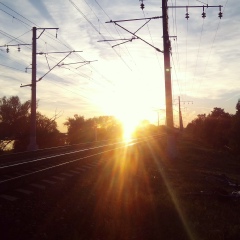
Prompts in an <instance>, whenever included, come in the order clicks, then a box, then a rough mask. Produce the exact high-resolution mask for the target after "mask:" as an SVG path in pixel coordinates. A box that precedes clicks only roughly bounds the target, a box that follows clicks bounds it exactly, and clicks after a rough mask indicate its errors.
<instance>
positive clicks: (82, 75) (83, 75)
mask: <svg viewBox="0 0 240 240" xmlns="http://www.w3.org/2000/svg"><path fill="white" fill-rule="evenodd" d="M0 3H1V2H0ZM1 4H2V3H1ZM3 5H4V6H6V5H5V4H3ZM6 7H7V8H8V9H10V10H11V11H13V12H14V13H16V14H18V15H19V16H21V17H22V18H24V19H25V20H27V21H29V22H31V23H32V24H33V25H34V26H37V25H36V24H35V23H34V22H32V21H31V20H29V19H27V18H25V17H24V16H23V15H21V14H19V13H18V12H16V11H15V10H13V9H11V8H10V7H8V6H6ZM4 12H5V13H6V14H8V15H10V16H12V17H13V18H14V19H17V20H18V21H20V22H21V23H23V24H25V25H27V26H30V25H29V24H27V23H25V22H24V21H22V20H20V19H19V18H16V17H15V16H13V15H12V14H10V13H7V12H6V11H4ZM29 31H31V30H29ZM29 31H28V32H29ZM24 34H26V33H24ZM24 34H23V35H24ZM10 38H12V40H14V39H15V40H17V37H13V36H11V37H10ZM18 38H19V37H18ZM18 40H19V39H18ZM19 41H21V40H19ZM22 42H23V41H22ZM62 44H63V43H62ZM63 45H65V46H67V45H66V44H63ZM49 57H50V58H53V59H54V57H52V56H49ZM55 59H56V58H55ZM69 70H70V71H72V70H71V69H69ZM74 73H75V74H77V75H79V76H81V77H85V78H88V79H92V78H91V77H89V76H87V75H85V74H80V73H79V71H78V73H77V72H76V71H75V72H74ZM102 77H104V76H103V75H102ZM95 84H96V83H95ZM98 85H99V84H98ZM100 85H101V84H100Z"/></svg>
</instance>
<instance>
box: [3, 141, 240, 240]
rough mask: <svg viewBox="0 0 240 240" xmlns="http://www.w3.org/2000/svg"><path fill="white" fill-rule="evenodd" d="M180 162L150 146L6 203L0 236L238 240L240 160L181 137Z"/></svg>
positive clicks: (110, 156)
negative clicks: (168, 157) (170, 158)
mask: <svg viewBox="0 0 240 240" xmlns="http://www.w3.org/2000/svg"><path fill="white" fill-rule="evenodd" d="M178 148H179V157H178V159H176V160H168V159H167V158H166V156H165V154H164V149H165V148H164V146H163V145H162V144H159V143H158V142H149V143H145V144H141V145H138V146H134V147H130V148H127V149H126V150H120V151H116V152H115V153H111V154H106V155H103V156H102V157H101V160H102V163H101V164H100V165H99V166H98V167H96V168H94V169H93V170H90V171H87V172H84V173H82V174H79V175H77V176H75V177H73V178H71V180H68V181H61V182H59V183H57V184H55V185H54V186H51V187H47V188H46V190H44V191H43V190H39V192H35V193H34V194H31V195H29V196H25V197H23V198H20V199H19V200H17V201H14V202H9V201H1V202H0V239H1V240H7V239H17V240H18V239H19V240H20V239H39V240H40V239H54V240H55V239H56V240H61V239H62V240H82V239H84V240H85V239H86V240H91V239H92V240H97V239H98V240H108V239H109V240H117V239H119V240H125V239H138V240H145V239H146V240H147V239H149V240H150V239H151V240H154V239H164V240H165V239H168V240H171V239H177V240H182V239H197V240H198V239H214V240H218V239H234V240H235V239H240V217H239V214H240V197H238V191H240V188H239V187H238V182H239V183H240V177H239V172H240V171H239V170H240V160H239V159H238V160H237V158H236V157H233V156H231V155H230V154H227V153H225V152H216V151H214V150H211V149H209V148H206V147H203V146H202V144H199V143H195V142H192V141H190V139H187V138H184V140H181V139H180V143H179V147H178Z"/></svg>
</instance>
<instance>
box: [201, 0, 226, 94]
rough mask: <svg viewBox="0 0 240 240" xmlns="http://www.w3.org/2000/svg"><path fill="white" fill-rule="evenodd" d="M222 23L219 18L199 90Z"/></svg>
mask: <svg viewBox="0 0 240 240" xmlns="http://www.w3.org/2000/svg"><path fill="white" fill-rule="evenodd" d="M228 1H229V0H226V3H225V5H224V8H223V11H222V12H223V13H224V10H225V8H226V6H227V4H228ZM220 23H221V19H220V18H219V20H218V24H217V28H216V31H215V34H214V37H213V40H212V43H211V47H210V51H209V54H208V58H207V61H206V64H205V68H204V71H203V76H202V77H201V79H200V81H199V87H198V89H199V90H200V88H201V84H202V81H203V78H204V77H205V74H206V70H207V67H208V66H209V60H210V57H211V55H212V50H213V46H214V43H215V40H216V37H217V33H218V30H219V27H220Z"/></svg>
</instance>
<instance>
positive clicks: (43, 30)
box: [36, 28, 59, 39]
mask: <svg viewBox="0 0 240 240" xmlns="http://www.w3.org/2000/svg"><path fill="white" fill-rule="evenodd" d="M47 29H51V30H56V31H58V29H59V28H37V30H42V32H41V33H40V35H39V36H38V37H36V39H39V38H40V37H41V36H42V34H43V33H44V32H45V30H47ZM56 37H57V33H56Z"/></svg>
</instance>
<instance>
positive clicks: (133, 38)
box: [105, 16, 163, 53]
mask: <svg viewBox="0 0 240 240" xmlns="http://www.w3.org/2000/svg"><path fill="white" fill-rule="evenodd" d="M159 18H162V17H159V16H158V17H152V18H136V19H128V20H118V21H113V20H111V21H109V22H106V23H114V24H115V25H117V26H118V27H120V28H122V29H123V30H125V31H127V32H128V33H130V34H132V35H133V36H134V37H132V38H131V39H126V41H124V42H122V43H119V44H116V45H113V46H112V47H116V46H119V45H121V44H124V43H127V42H132V40H135V39H140V40H141V41H143V42H144V43H146V44H148V45H149V46H151V47H153V48H154V49H155V50H157V51H158V52H161V53H163V51H162V50H160V49H159V48H157V47H155V46H153V45H152V44H151V43H149V42H147V41H145V40H144V39H142V38H141V37H139V36H138V35H136V33H137V32H138V31H139V30H140V29H141V28H143V27H144V26H145V25H146V24H148V23H149V22H150V21H151V20H152V19H159ZM138 20H148V21H146V22H145V23H144V24H143V25H142V26H141V27H139V28H138V29H137V30H136V31H135V32H131V31H129V30H128V29H126V28H125V27H123V26H121V25H120V24H118V23H119V22H128V21H138ZM105 41H107V40H105ZM111 41H113V40H111Z"/></svg>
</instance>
